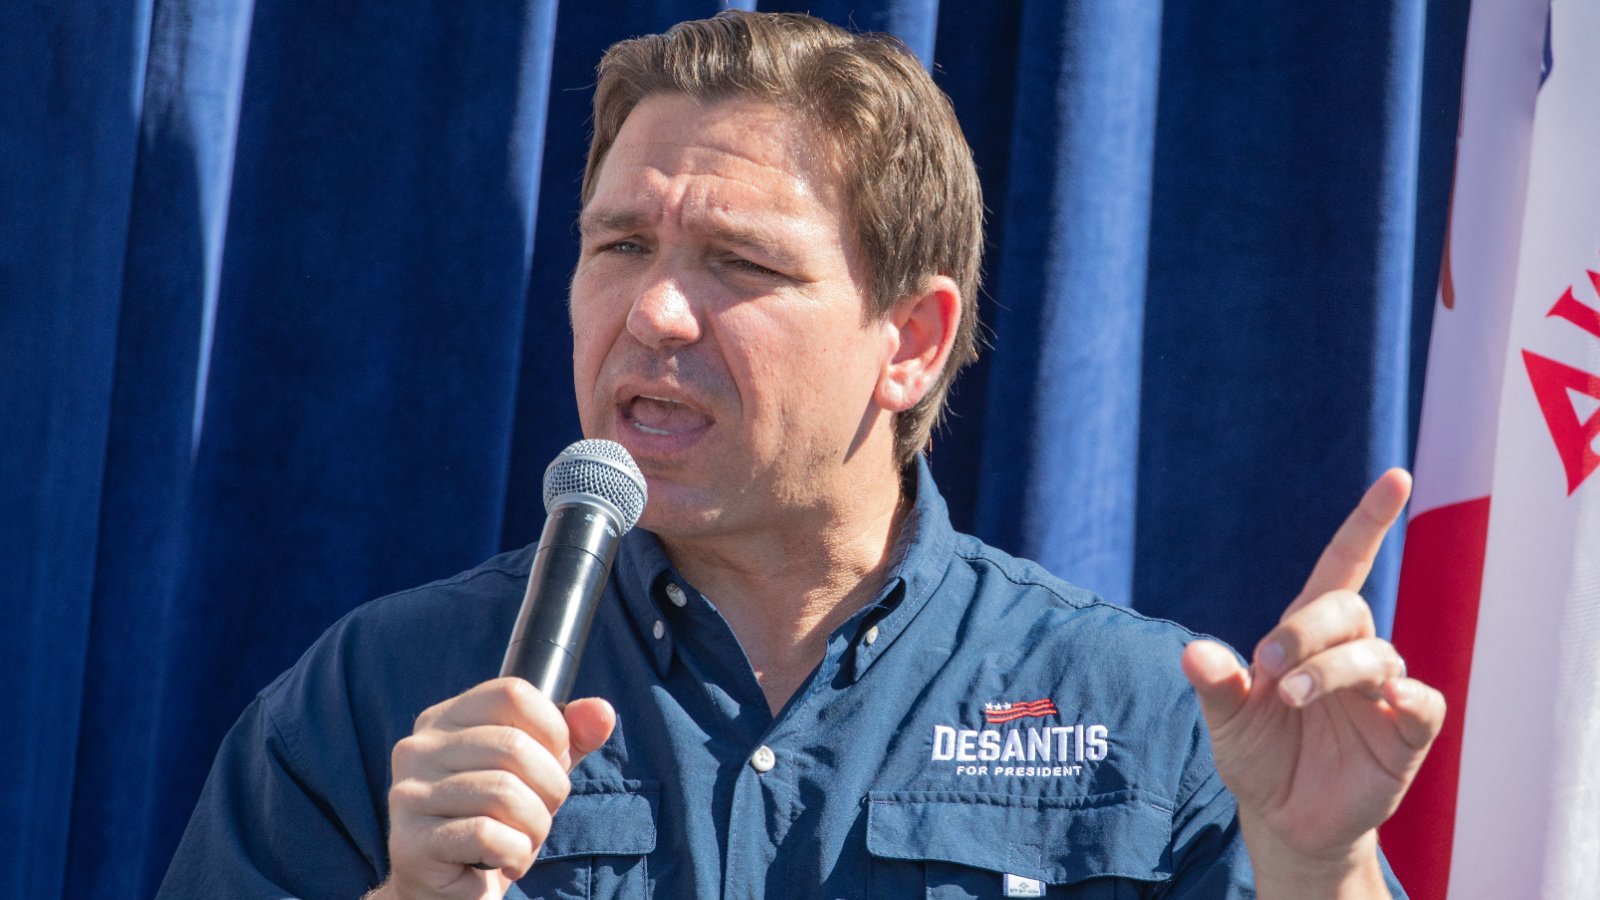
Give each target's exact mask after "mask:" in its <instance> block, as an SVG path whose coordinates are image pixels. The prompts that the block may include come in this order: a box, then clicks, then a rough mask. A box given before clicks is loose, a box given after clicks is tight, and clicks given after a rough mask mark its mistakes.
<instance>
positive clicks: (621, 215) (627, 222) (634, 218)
mask: <svg viewBox="0 0 1600 900" xmlns="http://www.w3.org/2000/svg"><path fill="white" fill-rule="evenodd" d="M647 221H648V220H647V218H646V217H645V216H644V215H642V214H641V213H638V212H630V211H628V210H620V209H618V210H608V209H586V210H584V211H583V212H582V213H580V214H579V215H578V233H579V234H583V233H584V232H588V231H608V232H611V231H634V230H637V229H638V228H640V227H641V226H643V225H645V224H646V223H647Z"/></svg>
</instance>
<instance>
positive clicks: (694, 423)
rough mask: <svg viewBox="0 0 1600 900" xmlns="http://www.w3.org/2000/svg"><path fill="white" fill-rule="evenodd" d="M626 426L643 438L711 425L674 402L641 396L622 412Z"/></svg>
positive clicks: (629, 402) (704, 417) (681, 432)
mask: <svg viewBox="0 0 1600 900" xmlns="http://www.w3.org/2000/svg"><path fill="white" fill-rule="evenodd" d="M622 414H623V416H624V417H625V418H626V419H627V420H628V423H629V424H630V425H632V426H633V427H634V428H636V429H638V430H639V431H640V432H642V433H644V434H652V435H658V436H670V435H675V434H686V433H688V432H691V431H698V430H699V429H702V428H705V427H707V426H709V425H710V424H711V417H710V416H708V415H706V414H705V413H703V412H701V411H699V410H697V409H695V408H694V407H692V406H689V405H688V404H686V403H679V402H678V401H676V400H668V399H667V398H665V397H652V396H649V395H647V394H641V395H639V396H637V397H634V398H633V399H632V400H629V401H628V402H627V403H626V404H625V405H624V407H623V409H622Z"/></svg>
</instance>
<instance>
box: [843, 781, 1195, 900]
mask: <svg viewBox="0 0 1600 900" xmlns="http://www.w3.org/2000/svg"><path fill="white" fill-rule="evenodd" d="M1171 839H1172V811H1171V809H1170V808H1168V804H1167V803H1166V802H1165V801H1163V800H1162V799H1160V798H1158V797H1155V796H1154V795H1151V794H1148V793H1146V792H1144V791H1137V790H1128V791H1117V792H1115V793H1110V794H1101V795H1097V796H1093V797H1088V798H1082V799H1076V800H1065V799H1056V798H1034V797H1013V796H1010V795H1007V794H990V793H980V792H970V791H899V792H873V793H871V794H869V795H868V796H867V852H868V853H869V854H870V855H871V857H872V858H871V860H870V861H869V863H868V865H869V873H868V877H869V889H868V891H867V896H869V897H927V898H929V900H935V898H936V900H957V898H980V897H981V898H989V897H1034V896H1046V897H1069V898H1080V900H1090V898H1093V900H1112V898H1115V900H1123V898H1133V897H1143V896H1146V895H1148V894H1150V893H1152V892H1153V891H1154V889H1155V888H1156V887H1157V886H1159V884H1160V883H1161V882H1163V881H1165V880H1167V878H1168V877H1169V876H1170V873H1171V862H1170V851H1169V849H1168V844H1169V843H1170V842H1171ZM1035 891H1037V893H1035Z"/></svg>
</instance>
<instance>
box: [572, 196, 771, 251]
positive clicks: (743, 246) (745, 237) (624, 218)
mask: <svg viewBox="0 0 1600 900" xmlns="http://www.w3.org/2000/svg"><path fill="white" fill-rule="evenodd" d="M650 224H651V219H650V217H649V216H647V215H645V214H643V213H640V212H637V211H633V210H626V209H586V210H584V211H583V212H582V213H581V214H580V215H579V216H578V234H580V235H582V234H586V233H597V234H617V233H627V232H631V231H637V230H639V229H641V228H646V227H649V225H650ZM700 230H701V231H702V233H703V234H704V235H705V236H707V237H709V238H710V239H711V240H713V241H715V242H717V243H719V244H723V245H725V246H728V247H732V248H734V249H737V250H747V251H751V252H758V253H761V254H763V255H765V256H767V257H770V258H775V259H777V260H778V261H780V262H789V261H792V259H793V256H794V254H793V251H791V250H790V249H789V248H788V247H786V246H785V243H784V241H783V240H782V238H781V237H780V236H779V235H778V234H777V233H775V232H773V231H772V230H770V229H767V228H761V227H756V226H751V225H746V224H742V223H734V222H729V221H726V220H722V221H711V222H702V223H701V224H700Z"/></svg>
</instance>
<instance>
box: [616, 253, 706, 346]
mask: <svg viewBox="0 0 1600 900" xmlns="http://www.w3.org/2000/svg"><path fill="white" fill-rule="evenodd" d="M663 269H664V267H653V268H652V269H651V271H650V272H648V273H646V277H645V280H644V282H643V284H641V285H640V288H639V294H638V296H637V297H635V298H634V301H633V308H632V309H630V310H629V311H628V332H629V333H630V334H632V335H633V336H634V338H635V339H637V340H638V341H639V342H640V343H641V344H644V345H645V346H647V347H656V348H662V347H673V346H679V345H683V344H692V343H694V342H695V341H698V340H699V339H700V330H701V325H700V320H699V318H698V317H697V316H696V315H695V308H694V304H693V303H692V302H691V301H690V299H689V295H688V292H687V291H686V290H685V289H684V283H683V279H682V277H681V276H679V275H678V274H675V273H673V272H670V271H664V270H663Z"/></svg>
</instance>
